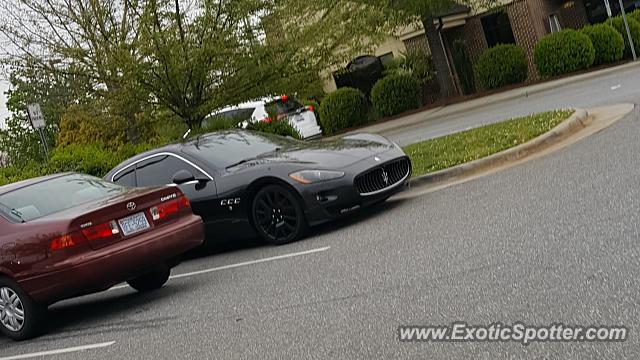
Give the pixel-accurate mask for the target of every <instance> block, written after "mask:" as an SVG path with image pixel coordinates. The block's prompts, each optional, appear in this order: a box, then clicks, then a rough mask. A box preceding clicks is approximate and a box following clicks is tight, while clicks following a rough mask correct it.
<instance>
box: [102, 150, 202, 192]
mask: <svg viewBox="0 0 640 360" xmlns="http://www.w3.org/2000/svg"><path fill="white" fill-rule="evenodd" d="M158 156H173V157H175V158H177V159H178V160H181V161H183V162H184V163H186V164H188V165H191V166H193V167H194V168H195V169H196V170H198V171H200V172H201V173H203V174H204V175H205V176H206V177H208V178H209V180H211V181H213V176H211V175H209V173H208V172H206V171H204V170H203V169H202V168H201V167H200V166H198V165H196V164H194V163H193V162H192V161H189V160H187V159H185V158H183V157H182V156H180V155H176V154H174V153H170V152H159V153H155V154H153V155H149V156H146V157H144V158H142V159H138V160H136V161H134V162H132V163H131V164H129V165H127V166H125V167H123V168H122V169H120V170H118V171H116V172H115V173H114V174H113V175H111V179H110V180H109V181H111V182H113V179H115V178H116V176H118V175H119V174H120V173H121V172H123V171H125V170H127V169H129V168H130V167H132V166H136V165H138V164H139V163H141V162H143V161H147V160H151V159H153V158H154V157H158ZM136 178H137V177H136ZM137 184H138V181H136V185H137ZM167 185H168V184H167Z"/></svg>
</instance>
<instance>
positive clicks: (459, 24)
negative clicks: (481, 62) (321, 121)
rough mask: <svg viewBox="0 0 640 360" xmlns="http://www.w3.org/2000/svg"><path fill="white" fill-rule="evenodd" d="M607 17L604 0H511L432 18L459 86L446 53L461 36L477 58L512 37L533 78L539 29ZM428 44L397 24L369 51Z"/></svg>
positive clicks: (418, 30) (631, 4) (385, 54)
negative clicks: (496, 6)
mask: <svg viewBox="0 0 640 360" xmlns="http://www.w3.org/2000/svg"><path fill="white" fill-rule="evenodd" d="M610 3H611V6H612V12H613V14H614V15H615V14H617V13H619V7H618V5H617V2H616V1H615V0H614V1H611V0H610ZM639 3H640V2H639ZM624 4H625V8H626V9H627V10H629V11H632V10H633V9H634V8H635V7H636V1H635V0H624ZM606 18H607V13H606V9H605V6H604V1H603V0H512V1H508V2H506V3H505V4H504V5H503V6H501V7H500V8H499V9H497V10H492V11H474V10H472V9H470V8H468V7H465V6H461V5H455V6H454V7H453V8H452V9H451V10H450V11H448V12H447V13H445V14H443V15H442V16H441V17H440V18H439V19H437V22H438V25H439V26H440V27H441V35H442V41H443V44H444V46H445V49H446V51H447V55H448V57H449V63H450V64H451V65H450V69H451V73H452V75H453V77H454V79H455V80H456V83H457V84H456V85H457V86H458V87H459V81H458V80H457V79H458V76H457V74H456V70H455V66H454V65H453V60H452V59H453V56H452V53H451V51H452V49H453V43H454V42H462V43H463V44H464V45H465V46H466V49H467V52H468V54H469V58H470V60H471V62H472V63H475V62H476V61H477V59H478V58H479V57H480V55H481V54H482V52H483V51H485V50H486V49H488V48H490V47H492V46H494V45H496V44H500V43H503V44H504V43H513V44H516V45H518V46H520V47H522V48H523V49H524V51H525V53H526V55H527V58H528V60H529V78H528V79H527V81H528V82H532V81H535V80H537V79H538V74H537V72H536V70H535V66H534V64H533V49H534V47H535V45H536V43H537V42H538V41H539V40H540V39H541V38H542V37H543V36H544V35H546V34H548V33H550V32H555V31H559V30H561V29H565V28H574V29H577V28H580V27H582V26H584V25H587V24H589V23H596V22H602V21H604V20H606ZM427 47H428V45H427V42H426V36H425V35H424V30H423V29H422V27H421V26H420V25H416V26H414V27H408V28H405V29H401V30H400V31H398V33H397V34H395V36H391V37H389V39H388V40H387V41H386V42H385V43H384V44H382V45H381V46H380V47H378V49H377V50H376V51H375V54H374V55H375V56H378V57H379V58H380V60H381V61H382V62H383V63H384V62H386V61H388V60H390V59H393V58H394V57H397V56H401V54H402V53H405V52H407V51H408V50H411V49H416V48H422V49H426V48H427ZM427 50H428V49H427ZM335 87H336V86H335V82H333V79H330V80H329V81H328V82H327V83H326V84H325V90H327V91H331V90H333V89H335Z"/></svg>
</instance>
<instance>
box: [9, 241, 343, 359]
mask: <svg viewBox="0 0 640 360" xmlns="http://www.w3.org/2000/svg"><path fill="white" fill-rule="evenodd" d="M329 249H331V246H325V247H322V248H318V249H312V250H307V251H300V252H295V253H290V254H284V255H278V256H272V257H268V258H263V259H257V260H251V261H245V262H241V263H236V264H229V265H224V266H218V267H214V268H210V269H205V270H199V271H194V272H189V273H185V274H177V275H172V276H171V277H169V279H180V278H183V277H189V276H195V275H202V274H208V273H211V272H215V271H220V270H227V269H233V268H237V267H241V266H247V265H254V264H260V263H264V262H269V261H275V260H282V259H288V258H292V257H296V256H303V255H309V254H315V253H319V252H323V251H327V250H329ZM126 287H128V286H127V285H118V286H114V287H112V288H111V289H109V290H117V289H124V288H126ZM0 360H2V359H0Z"/></svg>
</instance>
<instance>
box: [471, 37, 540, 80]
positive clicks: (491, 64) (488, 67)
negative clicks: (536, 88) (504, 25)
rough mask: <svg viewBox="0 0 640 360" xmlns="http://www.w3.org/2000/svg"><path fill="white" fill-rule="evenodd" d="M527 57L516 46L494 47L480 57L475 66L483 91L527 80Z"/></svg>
mask: <svg viewBox="0 0 640 360" xmlns="http://www.w3.org/2000/svg"><path fill="white" fill-rule="evenodd" d="M527 71H528V69H527V57H526V56H525V54H524V50H522V48H520V47H518V46H516V45H511V44H508V45H496V46H494V47H492V48H490V49H488V50H486V51H485V52H483V53H482V55H480V58H479V59H478V62H477V63H476V65H475V72H476V77H477V79H478V82H479V83H480V85H481V86H482V87H483V88H484V89H496V88H499V87H502V86H505V85H509V84H517V83H521V82H523V81H525V80H526V79H527Z"/></svg>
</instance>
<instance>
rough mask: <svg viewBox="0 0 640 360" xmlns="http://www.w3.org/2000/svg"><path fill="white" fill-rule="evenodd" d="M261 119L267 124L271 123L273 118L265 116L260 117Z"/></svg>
mask: <svg viewBox="0 0 640 360" xmlns="http://www.w3.org/2000/svg"><path fill="white" fill-rule="evenodd" d="M262 121H264V122H266V123H268V124H271V123H272V122H273V119H272V118H270V117H266V118H264V119H262Z"/></svg>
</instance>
